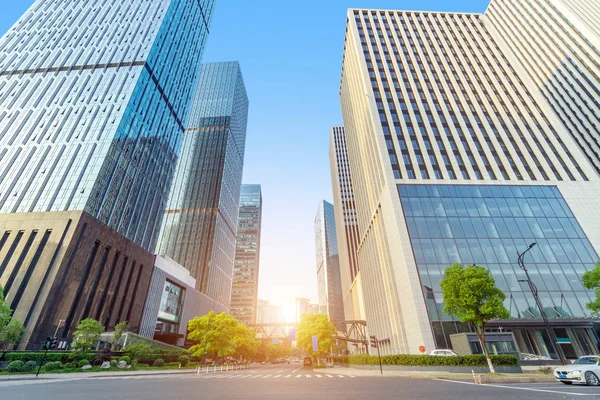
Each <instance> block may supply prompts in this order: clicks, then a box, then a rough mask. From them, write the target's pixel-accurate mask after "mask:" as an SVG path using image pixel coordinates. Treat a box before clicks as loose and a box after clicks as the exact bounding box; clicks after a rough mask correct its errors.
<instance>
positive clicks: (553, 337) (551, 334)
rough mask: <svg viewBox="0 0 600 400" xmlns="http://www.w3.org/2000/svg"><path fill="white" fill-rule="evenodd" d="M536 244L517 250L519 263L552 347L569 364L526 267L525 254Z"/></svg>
mask: <svg viewBox="0 0 600 400" xmlns="http://www.w3.org/2000/svg"><path fill="white" fill-rule="evenodd" d="M535 245H536V243H531V244H530V245H529V248H528V249H527V250H525V251H524V252H523V253H521V254H519V253H518V252H517V255H518V259H517V262H518V264H519V267H520V268H521V269H522V270H523V272H525V277H526V278H527V279H526V280H525V281H526V282H527V284H528V285H529V290H531V294H533V298H534V300H535V304H536V306H537V308H538V309H539V311H540V315H541V316H542V320H543V321H544V327H545V328H546V332H547V333H548V336H549V337H550V341H551V342H552V347H553V348H554V350H555V351H556V354H558V358H559V359H560V364H561V365H567V360H566V358H565V355H564V353H563V351H562V348H561V347H560V345H559V344H558V343H557V340H556V333H555V332H554V329H552V328H551V327H550V322H549V321H548V315H547V314H546V310H544V306H543V305H542V302H541V300H540V297H539V296H538V290H537V287H536V286H535V284H534V283H533V282H532V281H531V277H530V276H529V271H528V270H527V268H526V267H525V262H524V261H523V259H524V258H525V254H526V253H527V252H528V251H529V250H531V249H532V248H533V247H534V246H535Z"/></svg>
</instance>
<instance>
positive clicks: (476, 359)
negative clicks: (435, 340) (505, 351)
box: [335, 354, 519, 367]
mask: <svg viewBox="0 0 600 400" xmlns="http://www.w3.org/2000/svg"><path fill="white" fill-rule="evenodd" d="M491 359H492V363H493V364H494V365H495V366H517V365H519V359H518V357H516V356H511V355H498V356H491ZM335 361H336V362H341V363H342V364H354V365H379V358H378V357H377V356H371V355H368V354H356V355H352V356H343V357H337V358H336V359H335ZM381 363H382V364H384V365H402V366H419V367H428V366H445V367H479V366H481V367H485V366H487V361H486V359H485V356H483V355H470V356H457V357H435V356H429V355H412V354H398V355H393V356H382V357H381Z"/></svg>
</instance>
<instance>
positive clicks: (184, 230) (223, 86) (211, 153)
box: [158, 62, 248, 307]
mask: <svg viewBox="0 0 600 400" xmlns="http://www.w3.org/2000/svg"><path fill="white" fill-rule="evenodd" d="M247 121H248V97H247V95H246V88H245V86H244V80H243V78H242V71H241V69H240V66H239V63H237V62H226V63H210V64H203V65H202V70H201V73H200V79H199V82H198V89H197V91H196V94H195V98H194V104H193V107H192V112H191V115H190V120H189V123H188V125H187V128H186V133H185V137H184V140H183V144H182V147H181V156H180V158H179V162H178V163H177V169H176V172H175V178H174V182H173V186H172V187H171V193H170V195H169V200H168V203H167V210H166V211H165V218H164V220H163V224H162V228H161V233H160V238H159V245H158V252H159V254H161V255H166V256H169V257H171V258H172V259H173V260H175V261H177V262H178V263H179V264H181V265H183V266H184V267H186V268H188V269H189V270H190V272H191V274H192V276H193V277H194V278H195V279H196V282H197V289H198V290H199V291H201V292H202V293H204V294H206V295H208V296H209V297H211V298H213V299H215V300H216V301H218V302H220V303H221V304H224V305H226V306H227V307H229V304H230V301H231V284H232V279H233V263H234V258H235V241H236V229H237V224H238V211H239V200H240V188H241V182H242V170H243V165H244V150H245V143H246V124H247Z"/></svg>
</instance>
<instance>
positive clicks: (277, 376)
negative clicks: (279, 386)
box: [273, 375, 281, 378]
mask: <svg viewBox="0 0 600 400" xmlns="http://www.w3.org/2000/svg"><path fill="white" fill-rule="evenodd" d="M280 376H281V375H275V376H274V377H273V378H279V377H280Z"/></svg>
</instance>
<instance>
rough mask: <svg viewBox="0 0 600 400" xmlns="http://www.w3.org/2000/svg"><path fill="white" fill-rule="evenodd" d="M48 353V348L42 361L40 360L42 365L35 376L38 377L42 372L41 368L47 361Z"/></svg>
mask: <svg viewBox="0 0 600 400" xmlns="http://www.w3.org/2000/svg"><path fill="white" fill-rule="evenodd" d="M47 354H48V349H46V352H45V353H44V357H42V361H41V362H40V366H39V367H38V370H37V372H36V373H35V377H36V378H37V377H38V375H39V374H40V370H41V369H42V365H44V361H46V355H47Z"/></svg>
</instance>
